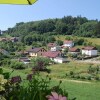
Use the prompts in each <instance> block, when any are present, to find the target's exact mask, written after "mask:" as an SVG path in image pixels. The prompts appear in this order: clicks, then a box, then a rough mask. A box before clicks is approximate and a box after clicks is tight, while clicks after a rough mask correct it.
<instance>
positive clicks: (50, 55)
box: [43, 51, 61, 58]
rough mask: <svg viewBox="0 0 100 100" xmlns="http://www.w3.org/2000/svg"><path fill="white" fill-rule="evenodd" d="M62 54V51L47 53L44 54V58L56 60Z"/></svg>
mask: <svg viewBox="0 0 100 100" xmlns="http://www.w3.org/2000/svg"><path fill="white" fill-rule="evenodd" d="M60 53H61V52H60V51H47V52H44V53H43V56H44V57H49V58H55V57H58V56H59V54H60Z"/></svg>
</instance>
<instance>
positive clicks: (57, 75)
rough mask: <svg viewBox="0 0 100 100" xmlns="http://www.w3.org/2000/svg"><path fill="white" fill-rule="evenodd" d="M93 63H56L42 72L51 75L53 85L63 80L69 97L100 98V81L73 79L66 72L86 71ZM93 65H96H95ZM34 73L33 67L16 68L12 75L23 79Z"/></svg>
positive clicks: (93, 99)
mask: <svg viewBox="0 0 100 100" xmlns="http://www.w3.org/2000/svg"><path fill="white" fill-rule="evenodd" d="M90 65H91V64H85V63H77V62H74V61H73V62H69V63H64V64H54V65H50V66H48V67H47V68H48V69H50V70H51V72H50V73H49V74H48V73H46V72H40V75H41V76H46V75H49V77H51V78H52V82H51V85H53V86H54V85H55V84H58V83H59V81H60V80H62V84H61V87H62V88H63V89H65V90H66V91H67V92H68V93H69V97H70V98H73V97H76V98H77V99H76V100H100V82H97V81H87V80H86V81H82V80H73V79H69V78H67V77H66V73H68V72H69V71H74V72H80V71H86V70H87V69H88V67H89V66H90ZM93 66H96V64H95V65H93ZM3 70H4V72H11V71H12V69H9V68H3ZM30 73H32V71H31V68H27V69H24V70H14V72H12V73H11V77H12V76H16V75H20V76H21V77H22V78H23V79H25V78H26V75H27V74H30Z"/></svg>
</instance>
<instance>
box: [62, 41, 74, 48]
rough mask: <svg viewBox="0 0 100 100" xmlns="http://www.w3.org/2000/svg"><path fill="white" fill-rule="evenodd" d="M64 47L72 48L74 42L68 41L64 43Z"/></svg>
mask: <svg viewBox="0 0 100 100" xmlns="http://www.w3.org/2000/svg"><path fill="white" fill-rule="evenodd" d="M63 46H64V47H69V48H71V47H73V46H74V42H73V41H71V40H66V41H64V43H63Z"/></svg>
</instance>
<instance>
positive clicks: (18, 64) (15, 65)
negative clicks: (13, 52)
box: [10, 61, 25, 69]
mask: <svg viewBox="0 0 100 100" xmlns="http://www.w3.org/2000/svg"><path fill="white" fill-rule="evenodd" d="M10 67H11V68H14V69H24V68H25V65H24V64H23V63H22V62H18V61H11V64H10Z"/></svg>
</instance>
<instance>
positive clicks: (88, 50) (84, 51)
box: [82, 46, 98, 56]
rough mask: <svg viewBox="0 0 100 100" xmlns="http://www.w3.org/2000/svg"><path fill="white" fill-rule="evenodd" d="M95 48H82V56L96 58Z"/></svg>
mask: <svg viewBox="0 0 100 100" xmlns="http://www.w3.org/2000/svg"><path fill="white" fill-rule="evenodd" d="M97 52H98V50H97V48H96V47H92V46H87V47H84V48H82V55H87V56H97Z"/></svg>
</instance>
